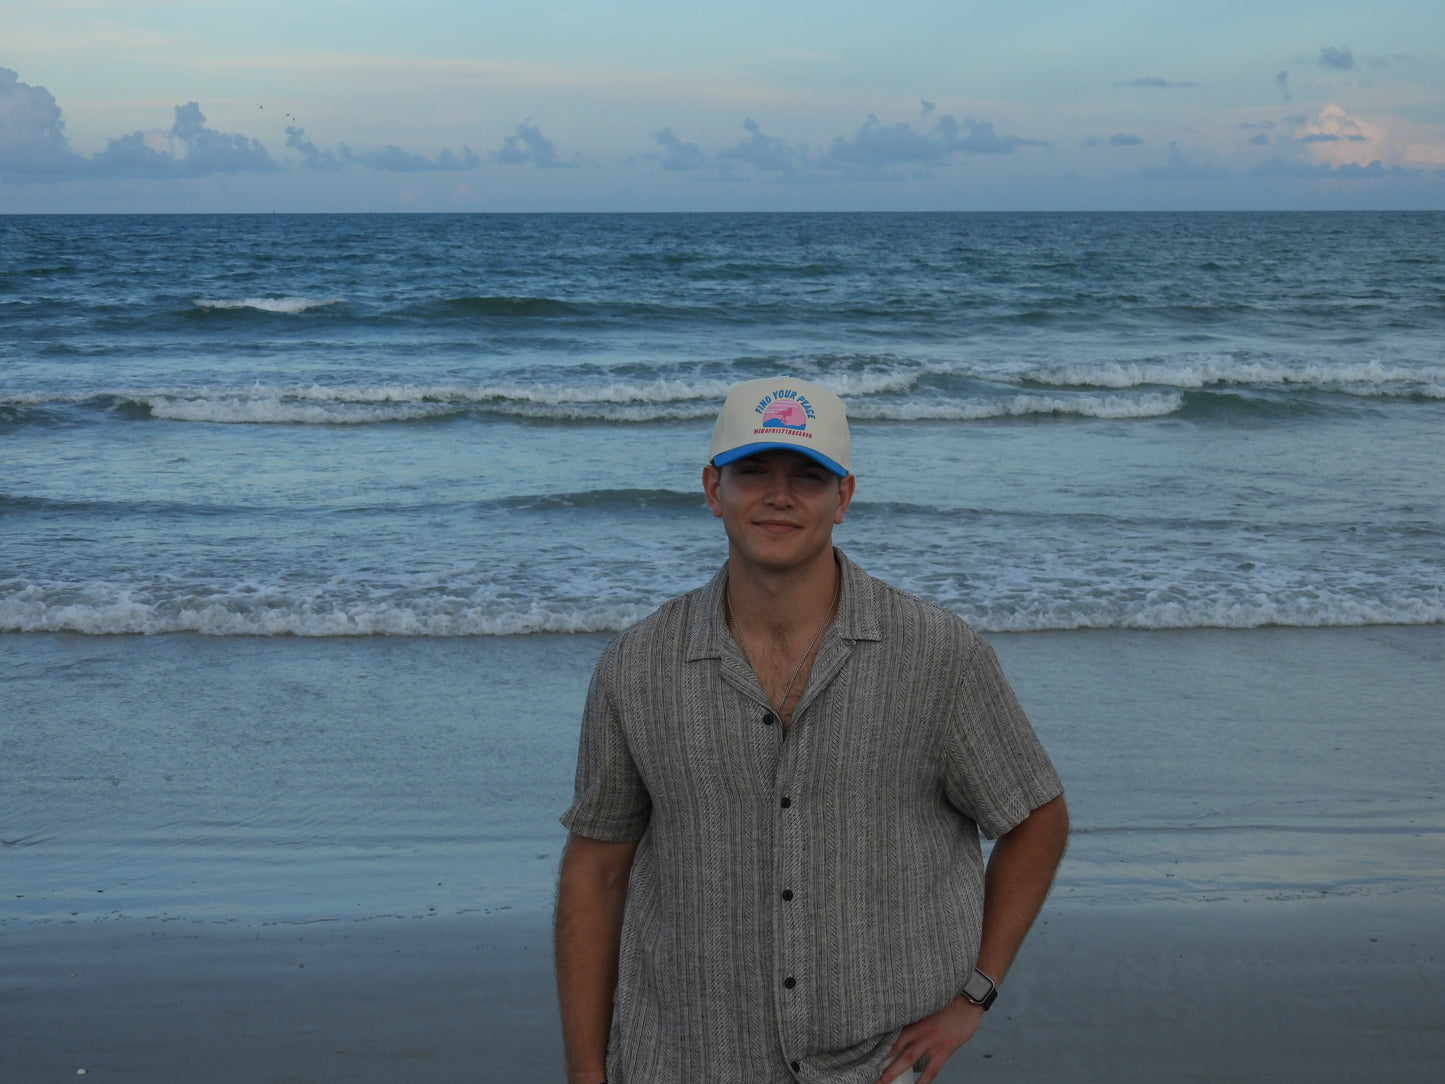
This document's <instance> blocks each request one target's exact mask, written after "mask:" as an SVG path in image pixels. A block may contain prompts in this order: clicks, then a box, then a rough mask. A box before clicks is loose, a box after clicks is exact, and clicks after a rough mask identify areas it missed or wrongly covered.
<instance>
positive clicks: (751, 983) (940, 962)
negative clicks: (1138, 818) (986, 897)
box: [562, 553, 1062, 1084]
mask: <svg viewBox="0 0 1445 1084" xmlns="http://www.w3.org/2000/svg"><path fill="white" fill-rule="evenodd" d="M838 560H839V565H840V568H841V570H842V577H843V583H842V594H841V599H840V602H839V609H838V614H837V616H836V618H835V619H834V621H833V623H832V624H831V625H830V626H829V628H828V630H827V631H826V633H825V634H824V636H823V639H822V642H821V644H820V646H819V648H818V653H817V657H816V660H815V661H814V663H813V668H812V672H811V674H810V676H809V678H808V682H807V685H806V687H805V688H804V690H803V693H802V695H801V697H800V698H799V700H798V703H797V706H796V708H795V709H794V712H793V721H792V723H791V724H790V725H789V726H788V727H787V728H784V727H783V726H781V725H779V723H778V720H777V716H776V715H775V714H774V713H773V710H772V708H771V706H770V705H769V704H768V701H767V698H766V697H765V696H764V695H763V692H762V689H761V688H760V687H759V685H758V681H757V678H756V676H755V675H754V674H753V671H752V668H751V666H749V664H748V662H747V659H746V658H745V656H744V655H743V654H742V652H741V651H740V650H739V648H738V646H737V644H736V643H735V642H734V640H733V638H732V636H731V635H730V634H729V633H728V631H727V625H726V622H725V620H724V616H723V606H724V601H723V587H724V584H725V583H726V576H727V573H726V567H725V566H724V569H723V570H722V571H720V572H719V573H718V575H717V576H716V577H714V579H713V580H712V582H711V583H709V584H708V585H706V586H705V587H702V588H699V589H698V590H696V591H693V592H691V593H689V594H687V595H683V596H682V597H680V598H676V599H673V600H672V601H671V602H668V603H667V604H665V605H664V606H663V607H662V608H661V609H659V610H658V611H657V612H656V613H654V614H652V615H651V616H650V617H648V618H646V619H644V620H643V621H641V622H640V623H638V624H637V625H634V626H632V627H631V628H629V629H627V630H626V631H625V632H623V633H622V634H621V635H619V636H618V637H617V638H616V639H615V640H613V641H612V643H610V644H609V645H608V647H607V649H606V650H605V651H604V653H603V655H602V658H601V659H600V660H599V662H598V664H597V669H596V672H595V674H594V676H593V680H592V685H591V688H590V690H589V692H588V696H587V704H586V709H585V712H584V718H583V724H582V735H581V743H580V750H579V754H578V764H577V783H576V793H575V796H574V801H573V803H572V806H571V808H569V809H568V810H567V812H566V814H565V815H564V816H563V818H562V822H563V824H565V825H566V826H567V827H568V828H569V829H571V830H572V831H573V832H576V833H578V834H579V835H583V836H588V837H590V838H594V839H601V840H611V841H623V840H637V841H639V843H638V847H637V851H636V855H635V857H634V859H633V865H632V872H631V877H630V881H629V886H628V897H627V908H626V913H625V918H624V922H623V931H622V946H621V956H620V960H619V976H618V984H617V991H616V1005H617V1017H616V1021H615V1024H614V1027H613V1031H612V1038H611V1044H610V1049H609V1052H608V1079H609V1080H610V1081H612V1082H613V1084H784V1082H789V1081H793V1080H799V1081H818V1082H822V1081H827V1082H830V1084H871V1082H872V1081H873V1080H875V1079H876V1077H877V1074H878V1072H879V1068H880V1066H881V1064H882V1061H883V1059H884V1056H885V1055H886V1052H887V1050H888V1048H889V1046H890V1045H891V1044H892V1042H893V1040H894V1038H895V1037H896V1036H897V1034H898V1032H899V1030H900V1029H901V1028H902V1027H904V1026H905V1025H907V1024H909V1023H911V1022H913V1021H915V1020H918V1019H921V1018H922V1017H924V1016H927V1015H928V1014H930V1013H933V1012H936V1011H937V1010H939V1009H941V1008H942V1007H943V1006H945V1005H947V1004H948V1003H949V1002H950V1001H951V1000H952V999H953V998H954V997H955V996H956V995H957V994H958V992H959V990H960V989H961V988H962V987H963V984H964V982H965V981H966V980H967V979H968V977H969V975H970V973H971V971H972V968H973V966H974V960H975V957H976V956H977V952H978V939H979V928H980V924H981V920H982V904H983V865H982V861H981V855H980V848H979V831H980V830H981V831H982V832H983V833H984V834H986V835H988V836H990V837H996V836H998V835H1001V834H1003V833H1004V832H1007V831H1008V830H1009V829H1011V828H1013V827H1014V826H1015V825H1017V824H1018V823H1019V822H1021V821H1022V820H1024V818H1026V817H1027V816H1028V815H1029V813H1030V812H1031V811H1032V810H1033V809H1035V808H1037V807H1038V806H1040V805H1043V804H1044V803H1045V802H1047V801H1049V800H1050V799H1052V798H1054V797H1056V796H1057V795H1059V794H1060V793H1061V790H1062V788H1061V786H1060V784H1059V780H1058V776H1057V775H1056V774H1055V772H1054V769H1053V766H1052V765H1051V764H1050V762H1049V760H1048V757H1047V756H1046V755H1045V753H1044V751H1043V749H1042V748H1041V746H1040V745H1039V742H1038V740H1037V738H1036V737H1035V735H1034V732H1033V729H1032V727H1031V726H1030V725H1029V722H1028V720H1027V718H1026V717H1025V716H1024V713H1023V711H1022V709H1021V708H1020V707H1019V705H1018V702H1017V700H1016V699H1015V698H1014V695H1013V692H1012V691H1011V690H1010V689H1009V686H1008V683H1007V682H1006V681H1005V680H1004V677H1003V675H1002V673H1001V671H1000V670H999V666H998V663H997V660H996V659H995V657H994V654H993V651H992V649H991V648H989V646H988V645H987V644H986V643H985V642H984V641H983V640H982V639H981V638H980V637H979V636H978V635H977V634H976V633H975V632H974V631H973V630H972V629H971V628H969V627H968V626H967V625H966V624H964V623H963V622H962V621H960V620H959V619H958V618H956V617H954V616H953V615H952V614H949V613H947V612H946V611H944V610H941V609H939V608H938V607H935V606H932V605H929V604H927V603H925V602H922V601H920V600H919V599H917V598H914V597H912V596H911V595H907V594H905V593H903V592H901V591H898V590H896V589H895V588H892V587H890V586H888V585H887V584H885V583H882V582H881V581H879V580H876V579H874V578H873V577H871V576H869V575H867V574H866V573H864V572H863V571H862V570H861V569H859V568H858V567H857V566H856V565H854V564H853V563H852V562H851V561H849V560H848V559H847V558H846V557H843V555H842V554H841V553H840V554H838Z"/></svg>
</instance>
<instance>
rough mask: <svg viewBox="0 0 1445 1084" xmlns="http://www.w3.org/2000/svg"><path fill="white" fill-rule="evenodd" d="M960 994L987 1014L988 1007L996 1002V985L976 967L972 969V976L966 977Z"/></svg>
mask: <svg viewBox="0 0 1445 1084" xmlns="http://www.w3.org/2000/svg"><path fill="white" fill-rule="evenodd" d="M962 993H963V996H964V997H966V998H968V1000H969V1001H971V1002H973V1003H974V1004H975V1005H977V1006H979V1007H980V1008H981V1009H983V1011H984V1012H988V1010H989V1006H991V1005H992V1004H993V1003H994V1002H995V1001H996V1000H998V986H997V984H996V983H995V982H994V981H993V979H991V978H989V977H988V976H987V975H985V974H984V973H983V972H982V971H980V970H979V969H978V968H976V967H975V968H974V969H973V974H972V975H970V976H969V977H968V981H967V982H966V983H964V984H963V990H962Z"/></svg>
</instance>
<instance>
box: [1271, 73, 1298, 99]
mask: <svg viewBox="0 0 1445 1084" xmlns="http://www.w3.org/2000/svg"><path fill="white" fill-rule="evenodd" d="M1274 83H1275V86H1277V87H1279V89H1280V93H1281V94H1283V95H1284V100H1285V101H1286V102H1292V101H1294V95H1293V94H1291V93H1290V92H1289V72H1287V71H1282V72H1280V73H1279V74H1278V75H1276V76H1275V77H1274Z"/></svg>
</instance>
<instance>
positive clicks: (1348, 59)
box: [1319, 45, 1355, 72]
mask: <svg viewBox="0 0 1445 1084" xmlns="http://www.w3.org/2000/svg"><path fill="white" fill-rule="evenodd" d="M1319 63H1320V67H1321V68H1334V69H1336V70H1337V71H1343V72H1347V71H1349V70H1350V69H1351V68H1353V67H1354V66H1355V54H1354V53H1352V52H1350V48H1349V46H1347V45H1341V46H1340V47H1339V48H1335V47H1334V46H1333V45H1326V46H1325V47H1324V48H1323V49H1321V50H1320V61H1319Z"/></svg>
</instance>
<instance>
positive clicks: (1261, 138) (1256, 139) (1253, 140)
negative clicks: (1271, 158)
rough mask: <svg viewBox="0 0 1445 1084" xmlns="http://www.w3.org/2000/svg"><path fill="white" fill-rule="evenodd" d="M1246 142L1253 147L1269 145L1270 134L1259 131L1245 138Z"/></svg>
mask: <svg viewBox="0 0 1445 1084" xmlns="http://www.w3.org/2000/svg"><path fill="white" fill-rule="evenodd" d="M1245 142H1246V143H1248V144H1249V145H1250V146H1251V147H1268V146H1269V136H1267V135H1265V134H1264V133H1263V132H1257V133H1255V134H1254V135H1252V136H1250V137H1249V138H1248V139H1247V140H1245Z"/></svg>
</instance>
